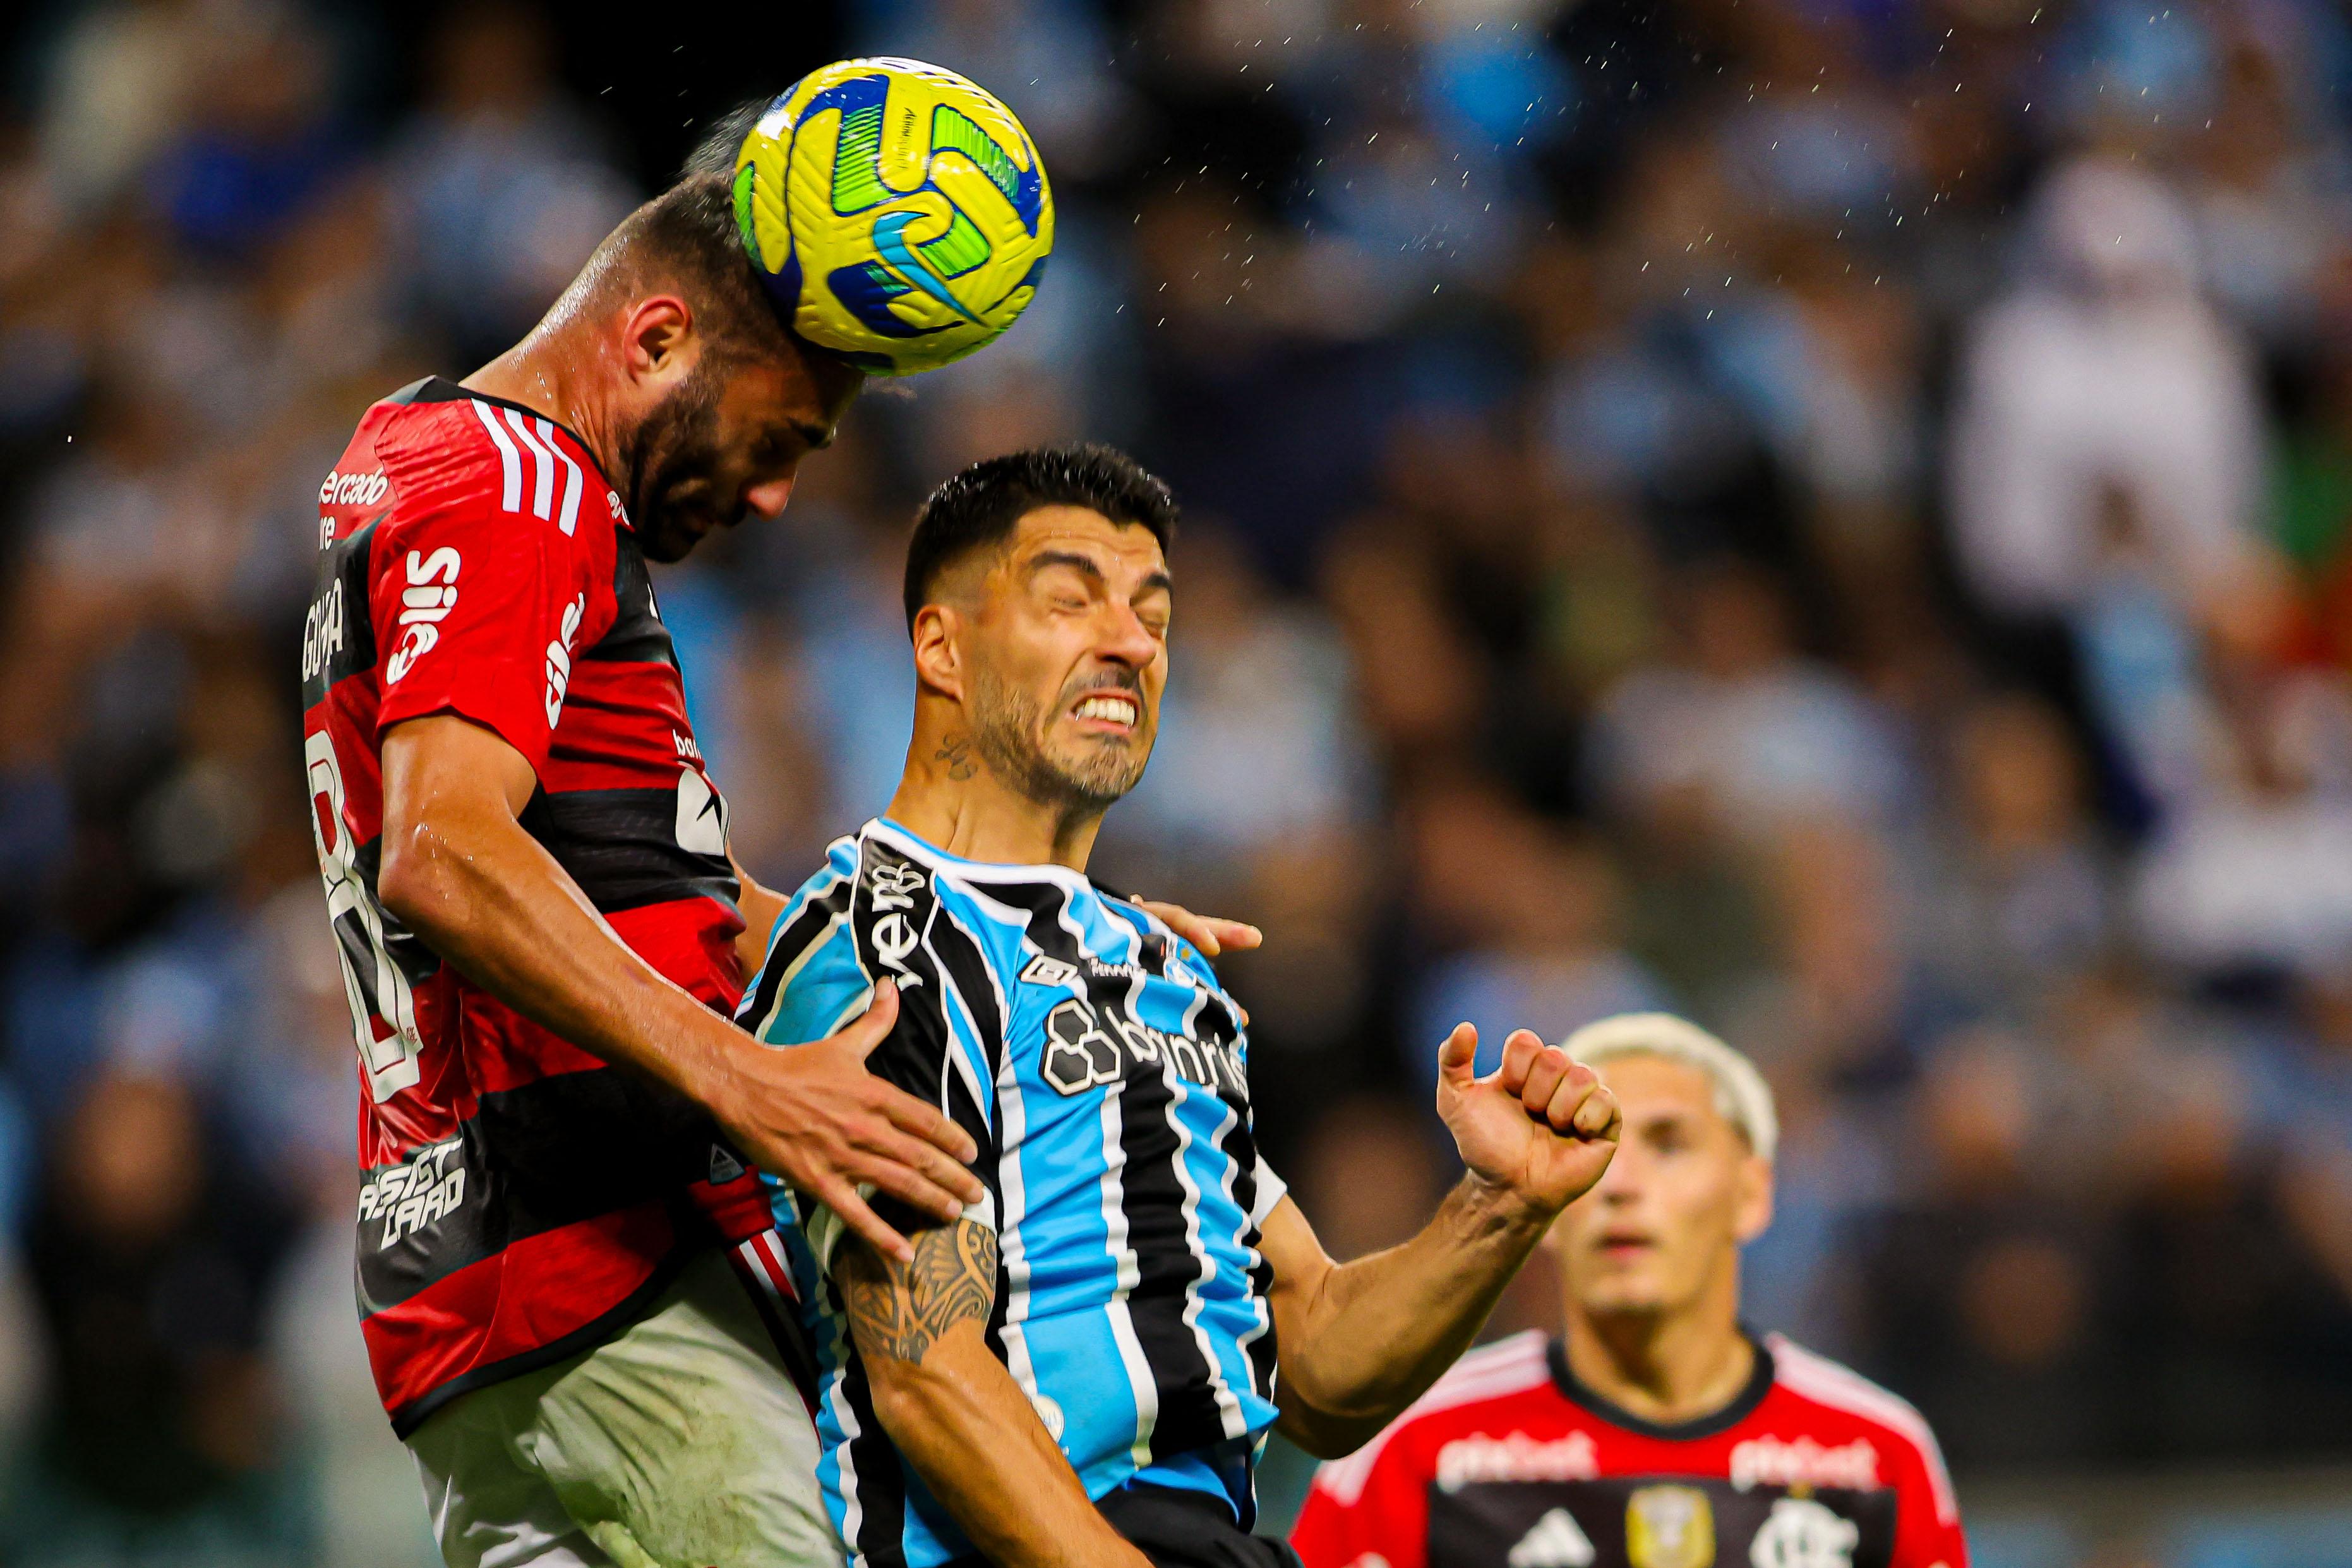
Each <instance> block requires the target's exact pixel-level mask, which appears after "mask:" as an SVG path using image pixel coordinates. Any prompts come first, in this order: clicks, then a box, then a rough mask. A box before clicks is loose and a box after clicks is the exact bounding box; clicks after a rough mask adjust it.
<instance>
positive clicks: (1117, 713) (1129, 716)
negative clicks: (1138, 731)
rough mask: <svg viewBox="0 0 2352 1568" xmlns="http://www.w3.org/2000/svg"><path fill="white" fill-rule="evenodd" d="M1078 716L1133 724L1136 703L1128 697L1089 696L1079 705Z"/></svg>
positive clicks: (1114, 722) (1113, 722)
mask: <svg viewBox="0 0 2352 1568" xmlns="http://www.w3.org/2000/svg"><path fill="white" fill-rule="evenodd" d="M1077 716H1078V717H1080V718H1099V719H1107V720H1108V721H1109V722H1110V723H1112V724H1133V723H1134V722H1135V704H1134V703H1133V702H1132V701H1131V700H1129V698H1126V697H1115V696H1114V697H1088V698H1087V700H1086V701H1084V702H1082V703H1080V704H1079V705H1078V710H1077Z"/></svg>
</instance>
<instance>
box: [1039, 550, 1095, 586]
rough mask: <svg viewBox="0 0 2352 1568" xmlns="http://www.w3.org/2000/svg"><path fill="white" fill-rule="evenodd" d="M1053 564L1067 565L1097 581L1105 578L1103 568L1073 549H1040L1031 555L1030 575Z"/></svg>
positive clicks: (1080, 574) (1081, 574)
mask: <svg viewBox="0 0 2352 1568" xmlns="http://www.w3.org/2000/svg"><path fill="white" fill-rule="evenodd" d="M1052 566H1066V567H1068V568H1069V569H1070V570H1072V571H1075V572H1076V573H1077V574H1078V575H1079V576H1081V577H1084V578H1087V579H1089V580H1092V581H1095V582H1100V581H1102V580H1104V579H1103V570H1102V568H1100V567H1098V566H1097V565H1096V564H1095V563H1094V562H1093V561H1091V560H1089V559H1087V558H1086V557H1085V556H1082V555H1079V554H1077V553H1076V552H1075V551H1073V550H1064V549H1049V550H1039V551H1038V552H1037V553H1036V554H1035V555H1033V556H1031V557H1030V558H1029V567H1028V575H1030V576H1031V577H1034V576H1036V575H1037V574H1038V573H1039V572H1041V571H1044V570H1045V569H1046V568H1047V567H1052Z"/></svg>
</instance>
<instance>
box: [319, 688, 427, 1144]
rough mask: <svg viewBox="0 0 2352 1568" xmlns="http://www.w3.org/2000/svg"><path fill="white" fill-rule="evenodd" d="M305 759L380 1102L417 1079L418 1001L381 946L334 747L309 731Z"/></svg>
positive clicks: (334, 917) (365, 1065)
mask: <svg viewBox="0 0 2352 1568" xmlns="http://www.w3.org/2000/svg"><path fill="white" fill-rule="evenodd" d="M302 756H303V760H304V762H305V763H307V764H308V766H309V768H310V833H311V837H312V839H313V840H314V841H315V842H316V843H317V844H318V846H319V876H320V880H321V881H323V882H324V883H326V884H327V919H328V920H329V921H330V922H331V924H332V925H333V926H334V931H335V956H336V957H337V958H338V959H340V960H341V963H342V967H343V995H344V997H345V998H347V999H348V1000H349V1001H350V1002H351V1005H352V1038H353V1040H355V1041H356V1043H357V1044H358V1046H359V1051H360V1071H361V1074H362V1076H363V1077H365V1078H366V1080H367V1086H368V1095H369V1097H370V1098H371V1099H373V1100H374V1101H375V1102H376V1103H378V1104H381V1103H383V1102H384V1101H386V1100H389V1099H391V1098H392V1097H393V1096H394V1094H397V1093H398V1092H400V1091H402V1090H404V1089H405V1088H407V1087H408V1086H409V1085H410V1084H412V1083H415V1082H416V1077H417V1070H416V1059H417V1057H418V1056H419V1055H420V1054H421V1053H422V1052H423V1051H424V1050H425V1041H424V1039H423V1037H422V1036H420V1035H419V1034H418V1033H417V1032H416V1003H415V998H414V997H413V996H412V994H411V993H410V991H409V988H408V977H407V976H406V975H404V974H402V973H401V971H400V966H399V965H398V964H396V963H394V962H393V957H392V954H391V952H390V950H389V949H387V948H386V947H385V946H384V941H383V911H382V910H380V909H378V908H377V907H376V902H375V899H374V897H373V895H372V894H370V893H369V892H368V889H367V884H366V883H364V882H362V881H361V880H360V870H359V846H358V845H356V844H354V843H352V834H351V829H350V828H349V826H347V825H346V824H345V822H344V821H343V775H342V769H341V766H340V765H338V764H337V762H336V760H335V743H334V741H333V739H332V738H331V737H329V736H328V735H327V733H326V732H325V731H324V730H319V731H314V732H313V733H311V734H310V735H307V736H305V737H302Z"/></svg>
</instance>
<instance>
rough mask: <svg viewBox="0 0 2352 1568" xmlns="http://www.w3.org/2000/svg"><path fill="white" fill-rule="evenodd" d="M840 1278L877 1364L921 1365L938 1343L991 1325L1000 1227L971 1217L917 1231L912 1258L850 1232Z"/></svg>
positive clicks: (862, 1345)
mask: <svg viewBox="0 0 2352 1568" xmlns="http://www.w3.org/2000/svg"><path fill="white" fill-rule="evenodd" d="M834 1281H835V1284H836V1285H838V1286H839V1287H840V1289H841V1294H842V1300H843V1304H844V1306H845V1307H846V1309H847V1310H848V1315H849V1333H850V1338H851V1340H852V1341H853V1342H854V1343H856V1346H857V1353H858V1354H860V1355H861V1356H863V1357H865V1359H866V1365H867V1367H868V1369H869V1370H870V1371H877V1372H878V1371H880V1370H882V1369H881V1368H880V1367H879V1366H878V1365H877V1364H881V1363H889V1362H900V1363H905V1364H908V1365H911V1366H920V1365H921V1364H923V1358H924V1357H925V1355H927V1354H929V1352H930V1349H931V1347H932V1346H933V1345H935V1344H937V1343H940V1341H941V1340H943V1339H945V1338H947V1337H948V1336H949V1335H950V1334H951V1333H955V1332H956V1331H958V1330H959V1329H961V1328H963V1327H965V1326H966V1325H970V1327H971V1329H972V1330H973V1331H974V1332H975V1333H977V1332H982V1331H984V1330H985V1329H986V1328H987V1326H988V1316H989V1313H990V1312H992V1311H994V1310H995V1306H996V1232H995V1231H994V1230H992V1229H991V1228H989V1227H988V1226H987V1225H985V1224H983V1223H982V1222H981V1221H979V1220H977V1219H969V1218H967V1219H959V1220H958V1221H956V1222H955V1223H954V1224H953V1225H950V1226H944V1227H941V1228H939V1229H935V1230H926V1231H924V1232H922V1233H921V1234H920V1235H919V1236H917V1237H916V1238H915V1258H914V1261H912V1262H911V1263H901V1262H898V1260H895V1259H887V1258H884V1257H882V1256H881V1255H880V1254H878V1253H877V1252H876V1251H875V1250H874V1249H872V1248H870V1247H868V1246H866V1244H865V1243H864V1242H863V1241H860V1240H855V1239H846V1240H845V1241H844V1242H843V1243H842V1244H841V1247H840V1249H839V1251H838V1252H837V1253H836V1254H835V1261H834Z"/></svg>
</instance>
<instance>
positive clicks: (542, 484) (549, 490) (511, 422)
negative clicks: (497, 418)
mask: <svg viewBox="0 0 2352 1568" xmlns="http://www.w3.org/2000/svg"><path fill="white" fill-rule="evenodd" d="M507 428H508V429H509V430H511V431H513V432H514V433H515V434H517V435H518V436H520V437H521V438H522V444H524V445H525V446H527V447H529V448H530V466H531V486H530V515H531V516H532V517H537V518H538V519H539V520H540V521H541V522H542V523H543V522H546V521H547V520H548V518H549V517H550V516H551V514H552V512H553V508H554V506H555V459H554V458H552V457H551V456H549V455H548V452H547V448H546V447H544V446H541V444H539V437H538V436H536V435H533V434H531V433H530V421H529V420H527V419H525V418H523V416H522V415H520V414H519V413H516V412H515V411H514V410H512V409H509V410H507Z"/></svg>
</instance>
